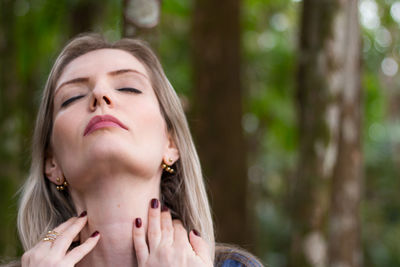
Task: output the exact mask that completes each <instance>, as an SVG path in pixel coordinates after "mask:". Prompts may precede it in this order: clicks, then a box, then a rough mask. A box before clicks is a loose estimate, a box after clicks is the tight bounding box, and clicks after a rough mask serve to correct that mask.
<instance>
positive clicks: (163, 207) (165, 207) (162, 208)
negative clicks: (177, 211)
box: [161, 204, 168, 212]
mask: <svg viewBox="0 0 400 267" xmlns="http://www.w3.org/2000/svg"><path fill="white" fill-rule="evenodd" d="M161 211H163V212H164V211H168V207H167V206H165V205H164V204H163V205H161Z"/></svg>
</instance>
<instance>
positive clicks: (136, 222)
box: [135, 218, 142, 228]
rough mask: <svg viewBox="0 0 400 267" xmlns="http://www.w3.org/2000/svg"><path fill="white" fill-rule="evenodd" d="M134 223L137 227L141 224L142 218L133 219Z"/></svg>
mask: <svg viewBox="0 0 400 267" xmlns="http://www.w3.org/2000/svg"><path fill="white" fill-rule="evenodd" d="M135 225H136V227H137V228H140V227H141V226H142V219H140V218H136V219H135Z"/></svg>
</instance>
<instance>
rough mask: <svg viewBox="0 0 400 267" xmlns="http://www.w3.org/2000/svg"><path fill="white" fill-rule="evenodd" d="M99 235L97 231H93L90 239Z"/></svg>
mask: <svg viewBox="0 0 400 267" xmlns="http://www.w3.org/2000/svg"><path fill="white" fill-rule="evenodd" d="M99 234H100V232H99V231H94V232H93V234H92V235H91V236H90V237H95V236H98V235H99Z"/></svg>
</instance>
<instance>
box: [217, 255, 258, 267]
mask: <svg viewBox="0 0 400 267" xmlns="http://www.w3.org/2000/svg"><path fill="white" fill-rule="evenodd" d="M230 256H231V258H230V259H226V260H224V261H223V263H222V264H221V265H220V266H221V267H262V265H260V264H259V263H258V262H257V261H255V260H254V259H251V258H248V257H246V256H244V255H241V254H238V253H234V254H232V255H230Z"/></svg>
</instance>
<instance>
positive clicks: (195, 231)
mask: <svg viewBox="0 0 400 267" xmlns="http://www.w3.org/2000/svg"><path fill="white" fill-rule="evenodd" d="M192 231H193V234H195V235H197V236H200V233H199V232H198V231H197V230H196V229H193V230H192Z"/></svg>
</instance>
